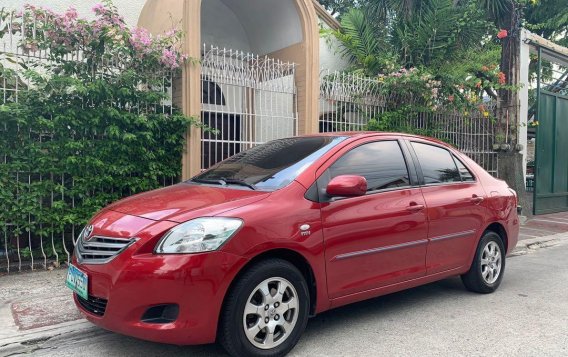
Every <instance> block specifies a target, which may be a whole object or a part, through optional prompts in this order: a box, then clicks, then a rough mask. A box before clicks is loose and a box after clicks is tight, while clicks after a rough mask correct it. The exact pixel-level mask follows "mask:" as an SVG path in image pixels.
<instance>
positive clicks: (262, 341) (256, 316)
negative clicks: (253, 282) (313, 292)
mask: <svg viewBox="0 0 568 357" xmlns="http://www.w3.org/2000/svg"><path fill="white" fill-rule="evenodd" d="M298 308H299V303H298V294H297V292H296V289H295V288H294V286H293V285H292V284H291V283H290V282H289V281H288V280H286V279H284V278H270V279H266V280H264V281H263V282H261V283H260V284H258V285H257V286H256V288H254V290H253V291H252V293H251V294H250V296H249V297H248V299H247V302H246V305H245V309H244V314H243V328H244V332H245V335H246V337H247V339H248V340H249V342H250V343H252V344H253V345H254V346H255V347H258V348H260V349H271V348H274V347H276V346H278V345H280V344H282V343H283V342H284V341H286V339H287V338H288V337H289V336H290V334H291V333H292V331H293V330H294V327H295V326H296V323H297V321H298Z"/></svg>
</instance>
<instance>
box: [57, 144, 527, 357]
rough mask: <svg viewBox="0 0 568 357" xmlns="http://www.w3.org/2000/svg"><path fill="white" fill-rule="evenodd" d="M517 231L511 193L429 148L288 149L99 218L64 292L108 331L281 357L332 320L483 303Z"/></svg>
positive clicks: (264, 152)
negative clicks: (428, 297)
mask: <svg viewBox="0 0 568 357" xmlns="http://www.w3.org/2000/svg"><path fill="white" fill-rule="evenodd" d="M518 232H519V221H518V213H517V197H516V194H515V192H514V191H513V190H511V189H510V188H509V187H508V186H507V184H506V183H505V182H503V181H500V180H497V179H495V178H493V177H492V176H491V175H489V174H488V173H487V172H485V171H484V170H483V169H482V168H481V167H479V166H478V165H477V164H475V163H474V162H473V161H472V160H470V159H469V158H468V157H467V156H465V155H463V154H461V153H460V152H458V151H457V150H455V149H454V148H452V147H450V146H448V145H446V144H444V143H442V142H440V141H436V140H433V139H428V138H423V137H417V136H410V135H404V134H391V133H345V134H343V133H341V134H333V135H315V136H304V137H295V138H289V139H282V140H275V141H271V142H269V143H267V144H264V145H260V146H257V147H254V148H252V149H250V150H248V151H244V152H241V153H239V154H237V155H235V156H233V157H231V158H229V159H227V160H225V161H223V162H221V163H219V164H217V165H216V166H214V167H213V168H211V169H209V170H207V171H205V172H203V173H201V174H199V175H197V176H195V177H194V178H193V179H191V180H189V181H187V182H184V183H181V184H178V185H175V186H172V187H168V188H164V189H160V190H156V191H152V192H147V193H143V194H139V195H136V196H133V197H130V198H127V199H125V200H122V201H119V202H117V203H115V204H112V205H110V206H108V207H107V208H105V209H103V210H102V211H101V212H99V213H98V214H97V215H96V216H95V217H94V218H93V219H92V220H91V221H90V222H89V225H88V226H87V227H86V228H85V229H84V230H83V231H82V233H81V235H80V237H78V242H77V246H76V249H75V254H74V258H73V261H72V266H71V267H70V269H69V273H68V276H67V285H68V286H69V287H71V288H72V289H73V290H74V299H75V302H76V304H77V306H78V308H79V309H80V310H81V311H82V312H83V313H84V314H85V316H86V317H87V319H88V320H90V321H91V322H93V323H94V324H96V325H98V326H101V327H103V328H105V329H108V330H111V331H115V332H118V333H122V334H125V335H130V336H134V337H138V338H141V339H145V340H151V341H158V342H164V343H170V344H177V345H188V344H204V343H210V342H214V341H219V342H220V343H221V344H222V345H223V346H224V347H225V349H226V350H227V351H228V352H229V353H230V354H231V355H235V356H281V355H284V354H286V353H287V352H289V351H290V350H291V349H292V348H293V347H294V345H295V344H296V343H297V342H298V340H299V339H300V335H301V334H302V332H303V331H304V328H305V327H306V323H307V321H308V317H310V316H314V315H315V314H318V313H320V312H322V311H325V310H328V309H332V308H335V307H338V306H342V305H346V304H349V303H352V302H355V301H360V300H364V299H369V298H372V297H376V296H379V295H384V294H388V293H392V292H395V291H399V290H403V289H407V288H410V287H414V286H417V285H421V284H426V283H429V282H432V281H435V280H439V279H444V278H447V277H451V276H457V275H461V277H462V280H463V282H464V284H465V286H466V287H467V288H468V289H469V290H472V291H475V292H479V293H491V292H493V291H494V290H495V289H497V287H498V286H499V284H500V283H501V280H502V279H503V274H504V269H505V256H506V255H507V253H508V252H510V251H511V250H512V249H513V248H514V247H515V245H516V243H517V236H518Z"/></svg>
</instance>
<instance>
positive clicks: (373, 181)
mask: <svg viewBox="0 0 568 357" xmlns="http://www.w3.org/2000/svg"><path fill="white" fill-rule="evenodd" d="M329 171H330V175H331V178H334V177H336V176H340V175H359V176H363V177H365V178H366V179H367V186H368V188H367V191H375V190H384V189H389V188H396V187H406V186H409V185H410V180H409V179H408V170H407V168H406V163H405V161H404V156H403V155H402V151H401V150H400V146H399V145H398V142H396V141H380V142H374V143H369V144H365V145H361V146H359V147H356V148H355V149H353V150H351V151H349V152H348V153H346V154H345V155H343V156H342V157H341V158H340V159H339V160H337V161H336V162H335V163H334V164H333V165H332V166H331V167H330V169H329Z"/></svg>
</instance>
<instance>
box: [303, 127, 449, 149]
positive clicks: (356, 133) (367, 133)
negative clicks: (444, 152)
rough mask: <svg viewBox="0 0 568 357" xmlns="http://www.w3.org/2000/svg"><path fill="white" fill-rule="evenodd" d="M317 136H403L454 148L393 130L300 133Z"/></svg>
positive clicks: (427, 138)
mask: <svg viewBox="0 0 568 357" xmlns="http://www.w3.org/2000/svg"><path fill="white" fill-rule="evenodd" d="M318 136H326V137H348V138H350V139H364V138H371V137H381V136H400V137H405V138H415V139H422V140H426V141H430V142H433V143H436V144H439V145H442V146H446V147H451V148H454V146H453V145H450V144H448V143H446V142H444V141H442V140H439V139H435V138H431V137H427V136H422V135H414V134H408V133H393V132H386V131H342V132H333V133H319V134H309V135H301V137H318Z"/></svg>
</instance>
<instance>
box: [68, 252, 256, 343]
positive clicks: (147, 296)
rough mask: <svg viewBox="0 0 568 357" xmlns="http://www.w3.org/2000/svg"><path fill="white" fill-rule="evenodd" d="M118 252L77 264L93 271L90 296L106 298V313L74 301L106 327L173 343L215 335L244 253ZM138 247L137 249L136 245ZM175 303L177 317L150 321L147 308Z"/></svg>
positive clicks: (206, 340) (199, 340)
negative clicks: (100, 261) (105, 260)
mask: <svg viewBox="0 0 568 357" xmlns="http://www.w3.org/2000/svg"><path fill="white" fill-rule="evenodd" d="M129 250H130V249H128V250H127V251H125V252H123V253H122V254H120V255H118V256H117V257H116V258H115V259H113V260H112V261H111V262H110V263H107V264H102V265H91V264H79V263H78V262H77V260H76V259H75V258H74V259H73V264H74V265H75V266H77V267H78V268H79V269H81V270H82V271H83V272H85V273H87V274H88V276H89V287H88V292H89V297H93V298H97V299H104V300H107V304H106V309H105V311H104V315H102V316H97V314H93V313H91V312H89V311H88V310H87V309H85V308H84V307H83V306H81V304H80V303H79V301H78V300H77V296H75V304H76V305H77V307H78V308H79V310H80V311H81V312H82V313H83V314H84V315H85V316H86V318H87V319H88V320H89V321H91V322H92V323H94V324H95V325H98V326H100V327H102V328H104V329H107V330H110V331H113V332H117V333H121V334H124V335H128V336H133V337H137V338H140V339H144V340H149V341H154V342H161V343H169V344H175V345H191V344H204V343H211V342H214V341H215V337H216V331H217V322H218V319H219V313H220V310H221V306H222V303H223V299H224V296H225V293H226V291H227V289H228V288H229V285H230V283H231V281H232V280H233V279H234V277H235V276H236V274H237V273H238V271H239V270H240V269H241V268H242V267H243V266H244V264H246V259H245V258H243V257H240V256H237V255H233V254H230V253H226V252H220V251H217V252H210V253H203V254H190V255H154V254H141V255H131V254H128V253H129V252H128V251H129ZM132 250H134V249H132ZM164 304H177V305H178V306H179V314H178V316H177V319H176V320H175V321H174V322H170V323H146V322H142V316H143V315H144V313H145V312H146V311H147V310H148V308H150V307H153V306H158V305H164Z"/></svg>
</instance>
